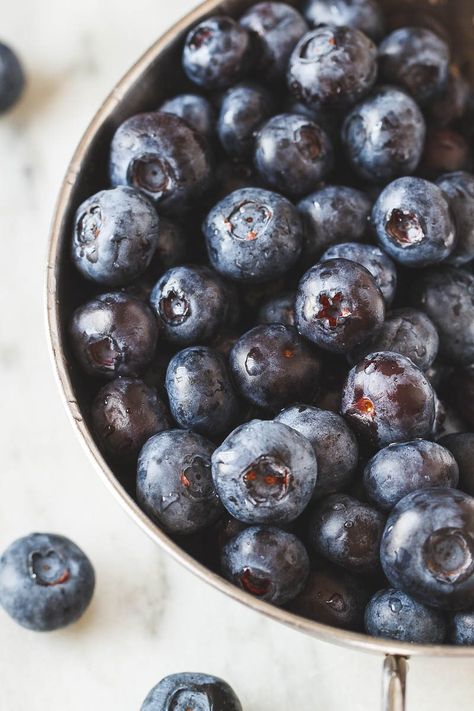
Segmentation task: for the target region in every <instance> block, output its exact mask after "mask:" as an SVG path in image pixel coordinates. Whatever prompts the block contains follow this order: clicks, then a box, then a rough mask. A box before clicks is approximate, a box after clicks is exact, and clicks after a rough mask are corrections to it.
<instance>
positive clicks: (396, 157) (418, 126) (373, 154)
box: [342, 86, 426, 183]
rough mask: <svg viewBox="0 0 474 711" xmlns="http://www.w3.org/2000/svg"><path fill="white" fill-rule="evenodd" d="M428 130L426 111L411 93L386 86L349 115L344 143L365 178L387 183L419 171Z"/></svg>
mask: <svg viewBox="0 0 474 711" xmlns="http://www.w3.org/2000/svg"><path fill="white" fill-rule="evenodd" d="M425 132H426V128H425V120H424V118H423V114H422V113H421V111H420V109H419V108H418V105H417V104H416V103H415V102H414V101H413V99H412V98H411V96H408V94H405V93H404V92H403V91H400V90H399V89H396V88H394V87H391V86H383V87H379V88H378V89H376V90H375V91H374V92H373V93H372V94H371V95H370V96H369V97H368V98H367V99H365V100H364V101H362V102H361V103H360V104H358V105H357V106H355V107H354V109H353V110H352V111H351V112H350V113H349V114H348V116H347V118H346V120H345V122H344V126H343V129H342V142H343V144H344V148H345V151H346V154H347V157H348V158H349V162H350V164H351V165H352V168H353V169H354V170H355V172H356V173H357V174H358V175H359V176H360V177H361V178H363V179H364V180H368V181H369V182H371V183H387V182H388V181H389V180H393V179H394V178H398V177H399V176H401V175H409V174H410V173H413V172H414V171H415V169H416V167H417V166H418V163H419V162H420V158H421V154H422V152H423V146H424V141H425Z"/></svg>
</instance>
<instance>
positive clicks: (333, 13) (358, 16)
mask: <svg viewBox="0 0 474 711" xmlns="http://www.w3.org/2000/svg"><path fill="white" fill-rule="evenodd" d="M303 12H304V16H305V17H306V19H307V20H308V22H309V23H310V25H311V26H312V27H317V26H318V25H330V24H333V25H348V26H349V27H355V28H356V29H358V30H361V32H363V33H364V34H366V35H368V36H369V37H370V38H371V39H373V40H375V41H376V40H378V39H380V37H381V36H382V35H383V28H384V18H383V14H382V10H381V7H380V5H379V4H378V2H377V1H376V0H306V3H305V6H304V10H303Z"/></svg>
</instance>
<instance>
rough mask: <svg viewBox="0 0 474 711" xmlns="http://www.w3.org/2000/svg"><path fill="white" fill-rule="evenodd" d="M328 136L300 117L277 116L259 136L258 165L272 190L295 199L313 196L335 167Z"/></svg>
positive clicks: (312, 123) (256, 153)
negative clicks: (309, 194) (311, 193)
mask: <svg viewBox="0 0 474 711" xmlns="http://www.w3.org/2000/svg"><path fill="white" fill-rule="evenodd" d="M333 159H334V157H333V148H332V145H331V141H330V140H329V137H328V135H327V134H326V132H325V131H324V130H323V129H322V128H321V127H320V126H318V125H317V124H316V123H314V122H313V121H308V119H307V118H305V117H304V116H301V115H299V114H279V115H278V116H273V118H271V119H270V120H269V121H268V122H267V123H266V124H265V125H264V126H262V128H261V129H260V131H259V132H258V133H257V136H256V139H255V165H256V168H257V171H258V173H259V175H260V177H261V179H262V180H263V182H264V183H266V184H267V185H268V186H269V187H270V188H273V189H274V190H277V191H279V192H282V193H285V194H287V195H292V196H301V195H305V194H306V193H308V192H310V191H311V190H312V189H313V188H314V186H315V184H316V183H318V182H319V181H321V180H323V179H324V178H326V176H327V175H328V174H329V173H330V172H331V169H332V166H333Z"/></svg>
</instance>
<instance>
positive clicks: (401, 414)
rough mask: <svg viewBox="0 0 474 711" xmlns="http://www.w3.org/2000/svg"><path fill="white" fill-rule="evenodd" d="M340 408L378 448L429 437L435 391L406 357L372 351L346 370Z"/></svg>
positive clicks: (363, 436)
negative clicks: (348, 370)
mask: <svg viewBox="0 0 474 711" xmlns="http://www.w3.org/2000/svg"><path fill="white" fill-rule="evenodd" d="M341 409H342V414H343V415H344V416H345V417H346V419H347V420H348V422H349V424H350V425H351V426H352V427H353V428H354V430H355V431H356V432H357V433H358V434H359V435H360V437H362V439H364V440H366V441H368V442H369V443H370V444H372V445H374V446H376V447H378V448H381V447H385V446H386V445H388V444H391V443H392V442H406V441H408V440H411V439H416V438H417V437H424V438H428V437H430V435H431V432H432V429H433V425H434V420H435V394H434V390H433V388H432V387H431V384H430V383H429V381H428V380H427V379H426V377H425V376H424V374H423V373H422V371H421V370H419V368H417V367H416V365H414V364H413V363H412V361H411V360H410V359H409V358H406V357H405V356H402V355H399V354H397V353H388V352H381V353H371V354H370V355H368V356H366V357H365V358H364V359H363V360H362V361H361V362H360V363H359V364H358V365H356V366H355V367H354V368H352V370H351V371H350V372H349V375H348V377H347V382H346V385H345V387H344V390H343V395H342V407H341Z"/></svg>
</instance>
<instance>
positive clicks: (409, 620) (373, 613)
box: [365, 588, 447, 644]
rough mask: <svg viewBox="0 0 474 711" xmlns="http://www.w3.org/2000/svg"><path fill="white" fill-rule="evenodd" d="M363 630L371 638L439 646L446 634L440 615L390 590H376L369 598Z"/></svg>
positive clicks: (404, 593) (411, 598)
mask: <svg viewBox="0 0 474 711" xmlns="http://www.w3.org/2000/svg"><path fill="white" fill-rule="evenodd" d="M365 630H366V632H367V634H370V635H372V636H373V637H383V638H384V639H397V640H398V641H399V642H412V643H415V644H442V643H443V642H444V640H445V638H446V631H447V630H446V619H445V616H444V615H443V613H441V612H439V611H438V610H433V609H431V608H430V607H427V606H426V605H423V603H421V602H418V600H415V599H414V598H413V597H411V595H408V594H407V593H406V592H404V591H403V590H394V589H393V588H387V589H385V590H379V592H377V593H375V595H374V596H373V597H372V598H371V599H370V601H369V604H368V605H367V608H366V611H365Z"/></svg>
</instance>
